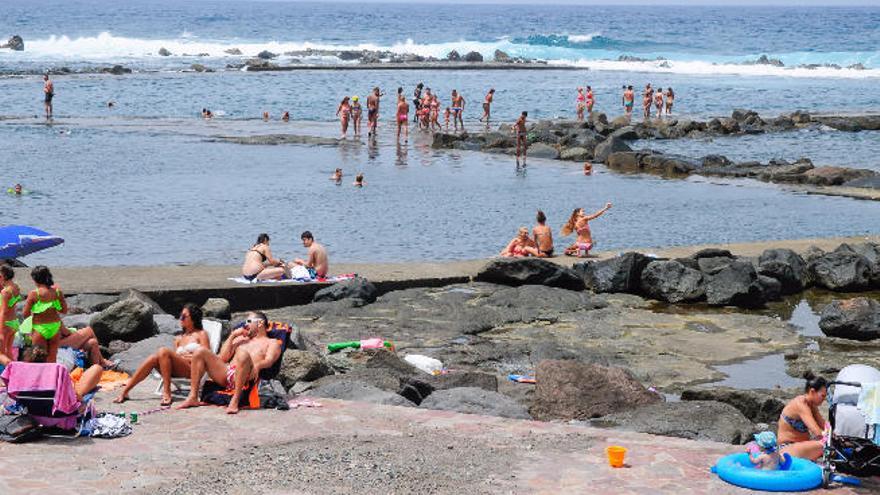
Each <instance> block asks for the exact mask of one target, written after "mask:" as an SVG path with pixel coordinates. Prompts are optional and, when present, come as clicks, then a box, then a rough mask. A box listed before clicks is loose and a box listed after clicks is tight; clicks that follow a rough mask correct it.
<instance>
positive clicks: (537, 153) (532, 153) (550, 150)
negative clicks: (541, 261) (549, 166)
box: [528, 143, 559, 160]
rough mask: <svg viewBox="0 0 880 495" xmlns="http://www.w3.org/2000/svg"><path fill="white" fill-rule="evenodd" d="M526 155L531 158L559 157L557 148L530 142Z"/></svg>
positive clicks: (553, 158)
mask: <svg viewBox="0 0 880 495" xmlns="http://www.w3.org/2000/svg"><path fill="white" fill-rule="evenodd" d="M528 155H529V157H531V158H546V159H549V160H555V159H557V158H559V149H558V148H557V147H556V146H552V145H549V144H545V143H532V144H531V145H529V149H528Z"/></svg>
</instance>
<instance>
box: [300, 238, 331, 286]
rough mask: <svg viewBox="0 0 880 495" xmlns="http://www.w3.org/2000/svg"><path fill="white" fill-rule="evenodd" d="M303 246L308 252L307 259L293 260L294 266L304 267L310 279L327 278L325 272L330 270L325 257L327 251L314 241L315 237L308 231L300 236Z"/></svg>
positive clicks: (328, 262)
mask: <svg viewBox="0 0 880 495" xmlns="http://www.w3.org/2000/svg"><path fill="white" fill-rule="evenodd" d="M300 238H301V239H302V243H303V246H305V247H306V248H307V249H308V250H309V259H308V260H307V261H306V260H301V259H295V260H294V261H293V263H294V264H297V265H301V266H304V267H306V268H307V269H308V270H309V274H310V275H311V276H312V278H315V279H320V278H327V272H328V270H329V268H330V261H329V259H328V257H327V250H326V249H325V248H324V246H322V245H320V244H318V243H317V242H316V241H315V237H314V236H312V233H311V232H309V231H308V230H307V231H305V232H303V233H302V235H301V236H300Z"/></svg>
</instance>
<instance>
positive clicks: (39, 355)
mask: <svg viewBox="0 0 880 495" xmlns="http://www.w3.org/2000/svg"><path fill="white" fill-rule="evenodd" d="M46 357H47V352H46V349H45V348H43V347H29V348H28V350H27V351H25V353H24V355H23V356H22V361H25V362H28V363H45V362H46ZM103 373H104V368H102V367H101V365H99V364H93V365H91V366H90V367H89V368H88V369H86V370H85V371H83V374H82V375H80V377H79V380H77V381H76V382H75V383H74V385H73V389H74V392H76V398H77V400H82V399H83V397H84V396H85V395H86V394H87V393H89V392H91V391H92V390H94V389H95V387H97V386H98V383H100V382H101V375H102V374H103Z"/></svg>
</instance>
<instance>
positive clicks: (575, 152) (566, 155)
mask: <svg viewBox="0 0 880 495" xmlns="http://www.w3.org/2000/svg"><path fill="white" fill-rule="evenodd" d="M591 158H593V153H592V152H591V151H590V150H589V149H587V148H583V147H580V146H575V147H573V148H563V149H562V151H561V152H560V153H559V159H560V160H566V161H574V162H584V161H587V160H589V159H591Z"/></svg>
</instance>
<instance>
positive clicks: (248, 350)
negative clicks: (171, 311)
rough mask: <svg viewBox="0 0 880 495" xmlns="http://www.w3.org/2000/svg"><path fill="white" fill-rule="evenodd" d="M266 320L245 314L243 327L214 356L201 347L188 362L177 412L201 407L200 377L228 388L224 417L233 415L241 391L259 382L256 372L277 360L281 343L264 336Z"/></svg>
mask: <svg viewBox="0 0 880 495" xmlns="http://www.w3.org/2000/svg"><path fill="white" fill-rule="evenodd" d="M268 325H269V320H268V319H267V318H266V314H265V313H263V312H261V311H254V312H251V313H248V316H247V320H245V326H243V327H241V328H238V329H236V330H234V331H233V332H232V333H231V334H229V338H227V339H226V342H224V343H223V346H222V347H221V348H220V354H219V355H215V354H214V353H212V352H211V350H210V349H206V348H204V347H202V348H200V349H199V350H197V351H196V352H195V353H194V354H193V356H192V361H191V363H190V369H191V370H192V372H191V374H190V392H189V396H188V397H187V398H186V400H185V401H183V402H182V403H181V404H180V405H179V406H177V408H178V409H185V408H188V407H196V406H200V405H202V403H201V402H200V401H199V386H200V384H201V382H202V375H203V374H205V373H207V374H208V377H209V378H210V379H211V380H213V381H214V382H216V383H217V384H218V385H220V386H222V387H226V388H228V389H232V391H233V392H232V398H231V399H230V401H229V406H227V407H226V412H227V413H228V414H236V413H238V409H239V401H240V400H241V393H242V390H244V389H245V388H247V387H248V385H249V384H251V383H253V382H255V381H256V380H258V379H259V376H260V370H263V369H266V368H269V367H271V366H272V365H273V364H275V361H277V360H278V358H279V357H281V342H279V341H278V339H273V338H271V337H269V336H268V335H267V334H266V329H267V327H268Z"/></svg>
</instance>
